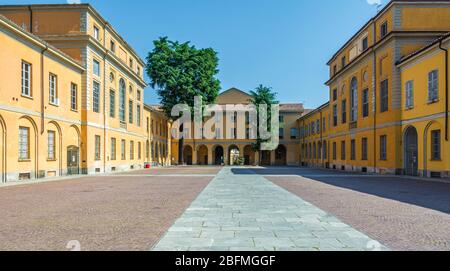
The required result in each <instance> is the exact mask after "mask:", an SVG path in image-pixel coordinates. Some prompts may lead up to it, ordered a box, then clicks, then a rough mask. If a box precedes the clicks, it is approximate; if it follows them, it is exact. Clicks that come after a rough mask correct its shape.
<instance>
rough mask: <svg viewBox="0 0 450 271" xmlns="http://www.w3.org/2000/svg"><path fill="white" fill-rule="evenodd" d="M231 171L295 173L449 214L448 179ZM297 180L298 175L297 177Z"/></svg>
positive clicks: (264, 171) (286, 172) (289, 171)
mask: <svg viewBox="0 0 450 271" xmlns="http://www.w3.org/2000/svg"><path fill="white" fill-rule="evenodd" d="M232 171H233V173H234V174H257V175H264V176H267V177H271V176H272V177H275V176H276V177H277V178H278V177H281V178H289V176H292V175H297V176H298V177H304V178H308V179H310V180H313V181H317V182H321V183H324V184H327V185H332V186H335V187H340V188H345V189H349V190H353V191H357V192H361V193H365V194H370V195H375V196H378V197H382V198H386V199H391V200H396V201H399V202H403V203H408V204H412V205H416V206H420V207H424V208H428V209H433V210H436V211H440V212H443V213H446V214H450V184H448V183H440V182H427V181H423V180H417V179H407V178H397V177H388V176H386V177H384V176H377V175H367V176H363V175H361V174H354V173H348V172H346V173H344V172H338V171H337V172H334V171H329V170H320V169H304V168H289V167H286V168H255V169H251V170H248V169H238V168H236V169H233V170H232ZM352 175H353V176H352ZM283 176H284V177H283ZM290 180H292V179H290ZM298 181H301V179H298Z"/></svg>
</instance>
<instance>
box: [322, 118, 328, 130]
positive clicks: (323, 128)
mask: <svg viewBox="0 0 450 271" xmlns="http://www.w3.org/2000/svg"><path fill="white" fill-rule="evenodd" d="M326 130H327V122H326V120H325V118H323V119H322V132H325V131H326Z"/></svg>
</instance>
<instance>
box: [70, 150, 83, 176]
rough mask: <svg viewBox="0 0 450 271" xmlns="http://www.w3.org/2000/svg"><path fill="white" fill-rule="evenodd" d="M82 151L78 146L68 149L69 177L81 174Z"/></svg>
mask: <svg viewBox="0 0 450 271" xmlns="http://www.w3.org/2000/svg"><path fill="white" fill-rule="evenodd" d="M79 154H80V150H79V148H78V147H76V146H69V147H67V175H76V174H80V163H79V162H80V159H79V157H80V156H79Z"/></svg>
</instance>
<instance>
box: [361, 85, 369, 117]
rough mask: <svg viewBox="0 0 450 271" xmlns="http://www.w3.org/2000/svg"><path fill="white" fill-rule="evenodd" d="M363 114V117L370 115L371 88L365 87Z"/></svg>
mask: <svg viewBox="0 0 450 271" xmlns="http://www.w3.org/2000/svg"><path fill="white" fill-rule="evenodd" d="M362 111H363V112H362V114H363V118H366V117H368V116H369V90H368V89H365V90H363V93H362Z"/></svg>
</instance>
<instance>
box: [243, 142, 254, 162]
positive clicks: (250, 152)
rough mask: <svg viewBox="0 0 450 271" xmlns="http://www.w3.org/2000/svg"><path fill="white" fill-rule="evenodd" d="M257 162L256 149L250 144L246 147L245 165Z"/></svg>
mask: <svg viewBox="0 0 450 271" xmlns="http://www.w3.org/2000/svg"><path fill="white" fill-rule="evenodd" d="M254 164H255V151H254V150H253V147H252V146H250V145H248V146H245V148H244V165H246V166H250V165H254Z"/></svg>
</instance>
